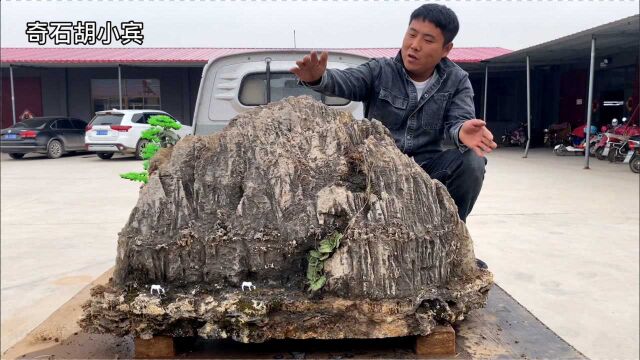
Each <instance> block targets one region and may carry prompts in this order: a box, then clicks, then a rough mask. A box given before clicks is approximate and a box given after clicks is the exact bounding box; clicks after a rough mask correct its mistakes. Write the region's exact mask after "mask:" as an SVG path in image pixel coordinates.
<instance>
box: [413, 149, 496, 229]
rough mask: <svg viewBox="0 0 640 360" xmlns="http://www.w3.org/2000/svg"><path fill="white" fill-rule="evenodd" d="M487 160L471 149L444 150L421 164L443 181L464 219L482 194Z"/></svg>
mask: <svg viewBox="0 0 640 360" xmlns="http://www.w3.org/2000/svg"><path fill="white" fill-rule="evenodd" d="M486 164H487V159H486V158H484V157H479V156H478V155H476V154H475V153H474V152H473V151H472V150H467V151H465V152H460V150H458V149H449V150H445V151H443V152H441V153H439V154H437V155H435V156H433V157H431V158H429V159H427V160H426V161H425V162H423V163H421V164H420V166H421V167H422V168H423V169H424V171H426V172H427V174H429V176H430V177H431V178H432V179H437V180H439V181H440V182H441V183H443V184H444V185H445V186H446V187H447V190H448V191H449V194H450V195H451V197H452V198H453V201H455V203H456V205H457V206H458V215H460V219H461V220H462V221H464V222H466V221H467V216H468V215H469V213H470V212H471V209H473V205H474V204H475V203H476V199H478V195H480V189H482V182H483V181H484V173H485V165H486Z"/></svg>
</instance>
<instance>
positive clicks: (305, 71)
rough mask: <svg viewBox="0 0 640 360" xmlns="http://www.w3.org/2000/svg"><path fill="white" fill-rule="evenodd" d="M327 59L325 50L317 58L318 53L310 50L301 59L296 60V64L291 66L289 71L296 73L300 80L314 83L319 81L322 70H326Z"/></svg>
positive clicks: (322, 73) (327, 55)
mask: <svg viewBox="0 0 640 360" xmlns="http://www.w3.org/2000/svg"><path fill="white" fill-rule="evenodd" d="M327 59H329V53H327V52H326V51H323V52H322V53H321V54H320V57H319V58H318V54H317V53H316V52H315V51H312V52H311V53H310V54H309V55H307V56H305V57H304V58H303V59H302V60H298V61H296V65H298V66H297V67H294V68H291V69H290V70H289V71H291V72H292V73H294V74H296V76H297V77H298V78H299V79H300V80H302V81H304V82H306V83H315V82H318V81H320V79H321V78H322V75H324V71H325V70H327Z"/></svg>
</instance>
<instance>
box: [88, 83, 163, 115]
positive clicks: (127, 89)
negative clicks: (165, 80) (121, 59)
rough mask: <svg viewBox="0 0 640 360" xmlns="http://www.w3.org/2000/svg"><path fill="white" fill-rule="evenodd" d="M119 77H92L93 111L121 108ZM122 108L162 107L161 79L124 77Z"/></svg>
mask: <svg viewBox="0 0 640 360" xmlns="http://www.w3.org/2000/svg"><path fill="white" fill-rule="evenodd" d="M118 96H119V94H118V80H117V79H92V80H91V103H92V105H93V111H94V112H96V111H102V110H111V109H119V108H120V99H119V97H118ZM122 109H158V110H160V109H161V103H160V81H159V80H157V79H122Z"/></svg>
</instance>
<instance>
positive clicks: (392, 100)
mask: <svg viewBox="0 0 640 360" xmlns="http://www.w3.org/2000/svg"><path fill="white" fill-rule="evenodd" d="M433 76H435V78H434V79H433V80H434V81H433V82H432V83H431V86H429V87H428V88H427V89H425V91H424V93H423V94H422V97H421V98H420V99H418V93H417V91H416V88H415V86H414V85H413V83H412V82H411V81H410V78H409V75H408V74H407V72H406V70H405V68H404V64H403V62H402V56H401V55H400V53H399V52H398V55H397V56H396V57H395V59H391V58H378V59H372V60H370V61H369V62H367V63H364V64H362V65H359V66H357V67H354V68H349V69H345V70H338V69H327V70H326V71H325V73H324V75H323V76H322V79H321V81H320V83H319V84H317V85H315V86H311V85H309V84H305V83H303V84H305V85H306V86H308V87H309V88H311V89H313V90H316V91H318V92H320V93H323V94H325V95H330V96H339V97H342V98H345V99H349V100H352V101H361V102H363V103H364V116H365V117H366V118H368V119H376V120H379V121H380V122H382V123H383V124H384V125H385V126H386V127H387V128H388V129H389V130H390V132H391V134H392V136H393V138H394V139H395V142H396V145H397V146H398V148H399V149H400V150H402V151H403V152H404V153H405V154H407V155H408V156H410V157H414V158H415V161H416V162H417V163H418V164H420V163H422V162H424V161H425V160H427V159H429V158H431V157H432V156H434V155H435V154H437V153H439V152H441V151H443V148H442V140H443V138H444V136H445V133H446V134H447V135H448V136H449V138H450V139H452V140H453V141H454V142H455V144H456V145H457V146H458V147H459V148H460V149H461V150H464V149H466V146H464V144H462V143H460V141H459V140H458V132H459V131H460V127H461V126H462V123H463V122H464V121H465V120H469V119H473V118H475V107H474V104H473V89H472V87H471V82H470V81H469V74H467V72H465V71H464V70H462V69H461V68H460V67H459V66H458V65H456V64H455V63H453V62H452V61H451V60H449V59H448V58H444V59H442V60H441V61H440V63H439V64H438V65H436V68H435V71H434V72H433Z"/></svg>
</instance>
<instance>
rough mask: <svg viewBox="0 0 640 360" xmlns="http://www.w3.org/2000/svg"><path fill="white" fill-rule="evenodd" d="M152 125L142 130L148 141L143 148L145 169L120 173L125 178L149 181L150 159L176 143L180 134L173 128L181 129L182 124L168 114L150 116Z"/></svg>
mask: <svg viewBox="0 0 640 360" xmlns="http://www.w3.org/2000/svg"><path fill="white" fill-rule="evenodd" d="M149 125H151V127H150V128H149V129H147V130H145V131H143V132H142V134H141V135H140V138H141V139H144V140H147V141H148V143H147V145H146V146H145V147H144V149H143V150H142V159H143V160H144V162H143V163H142V167H143V169H144V171H141V172H128V173H124V174H120V177H121V178H123V179H127V180H131V181H140V182H142V183H145V184H146V183H147V182H148V181H149V172H148V170H149V160H151V158H152V157H153V156H154V155H155V154H156V153H157V152H158V150H160V148H166V147H170V146H173V145H175V144H176V143H177V142H178V140H180V136H179V135H178V134H176V133H175V131H173V130H179V129H180V128H181V127H182V125H180V123H178V122H177V121H175V120H173V119H172V118H170V117H169V116H166V115H154V116H151V117H150V118H149Z"/></svg>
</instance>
